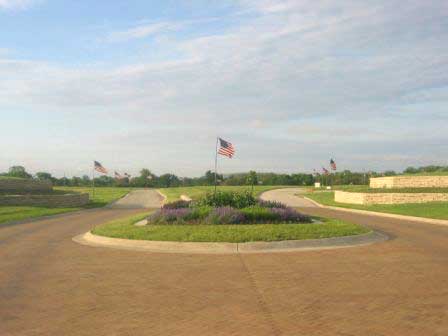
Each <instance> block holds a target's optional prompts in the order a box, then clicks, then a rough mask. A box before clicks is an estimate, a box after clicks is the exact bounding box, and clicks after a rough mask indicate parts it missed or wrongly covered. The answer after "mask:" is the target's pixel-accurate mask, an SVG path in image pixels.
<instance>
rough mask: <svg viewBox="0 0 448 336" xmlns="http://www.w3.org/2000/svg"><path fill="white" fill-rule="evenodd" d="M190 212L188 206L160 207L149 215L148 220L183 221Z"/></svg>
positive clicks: (151, 221)
mask: <svg viewBox="0 0 448 336" xmlns="http://www.w3.org/2000/svg"><path fill="white" fill-rule="evenodd" d="M191 213H192V211H191V209H189V208H179V209H160V210H157V211H156V212H154V213H153V214H152V215H151V216H149V217H148V221H149V222H150V223H160V222H176V221H183V220H187V219H188V218H189V217H190V216H191Z"/></svg>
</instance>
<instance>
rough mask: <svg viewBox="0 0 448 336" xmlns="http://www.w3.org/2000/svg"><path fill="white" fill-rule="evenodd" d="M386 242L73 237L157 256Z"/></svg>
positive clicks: (368, 237)
mask: <svg viewBox="0 0 448 336" xmlns="http://www.w3.org/2000/svg"><path fill="white" fill-rule="evenodd" d="M388 239H389V238H388V237H387V236H386V235H384V234H382V233H379V232H375V231H371V232H368V233H365V234H361V235H355V236H345V237H334V238H323V239H307V240H286V241H274V242H249V243H194V242H170V241H149V240H132V239H121V238H109V237H103V236H98V235H94V234H92V233H91V232H90V231H89V232H87V233H84V234H81V235H79V236H76V237H74V238H73V241H74V242H77V243H79V244H82V245H87V246H94V247H110V248H116V249H122V250H133V251H146V252H158V253H188V254H196V253H200V254H237V253H273V252H299V251H316V250H328V249H338V248H347V247H355V246H363V245H370V244H373V243H378V242H383V241H386V240H388Z"/></svg>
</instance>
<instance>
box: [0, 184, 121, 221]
mask: <svg viewBox="0 0 448 336" xmlns="http://www.w3.org/2000/svg"><path fill="white" fill-rule="evenodd" d="M54 189H55V193H57V194H64V193H70V192H79V193H89V195H90V203H89V204H87V205H86V206H84V207H82V208H46V207H31V206H0V225H1V224H2V223H7V222H12V221H19V220H24V219H28V218H34V217H42V216H49V215H56V214H60V213H65V212H71V211H76V210H81V209H91V208H100V207H103V206H105V205H107V204H108V203H110V202H112V201H114V200H116V199H119V198H120V197H123V196H124V195H126V194H127V193H128V192H129V188H109V187H100V188H95V197H93V198H92V189H91V188H84V187H55V188H54Z"/></svg>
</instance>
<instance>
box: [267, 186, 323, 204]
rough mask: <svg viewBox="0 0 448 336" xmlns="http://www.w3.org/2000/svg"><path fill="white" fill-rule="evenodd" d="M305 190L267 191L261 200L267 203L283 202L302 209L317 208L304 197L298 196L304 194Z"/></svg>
mask: <svg viewBox="0 0 448 336" xmlns="http://www.w3.org/2000/svg"><path fill="white" fill-rule="evenodd" d="M304 191H305V190H304V189H303V188H286V189H275V190H270V191H266V192H264V193H263V194H262V195H261V198H262V199H264V200H266V201H277V202H282V203H284V204H286V205H288V206H292V207H300V208H316V205H315V204H314V203H312V202H310V201H308V200H306V199H304V198H303V197H297V195H300V194H303V193H304Z"/></svg>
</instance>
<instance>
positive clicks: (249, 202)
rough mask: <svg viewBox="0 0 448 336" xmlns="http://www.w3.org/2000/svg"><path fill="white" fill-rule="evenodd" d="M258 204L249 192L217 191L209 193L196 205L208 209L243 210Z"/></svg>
mask: <svg viewBox="0 0 448 336" xmlns="http://www.w3.org/2000/svg"><path fill="white" fill-rule="evenodd" d="M256 203H257V200H256V199H255V197H254V195H253V194H252V193H251V192H249V191H245V192H231V191H217V192H216V193H207V194H206V195H205V196H204V197H202V198H201V199H200V200H199V201H198V202H197V204H196V205H197V206H208V207H232V208H237V209H242V208H246V207H250V206H253V205H255V204H256Z"/></svg>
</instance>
